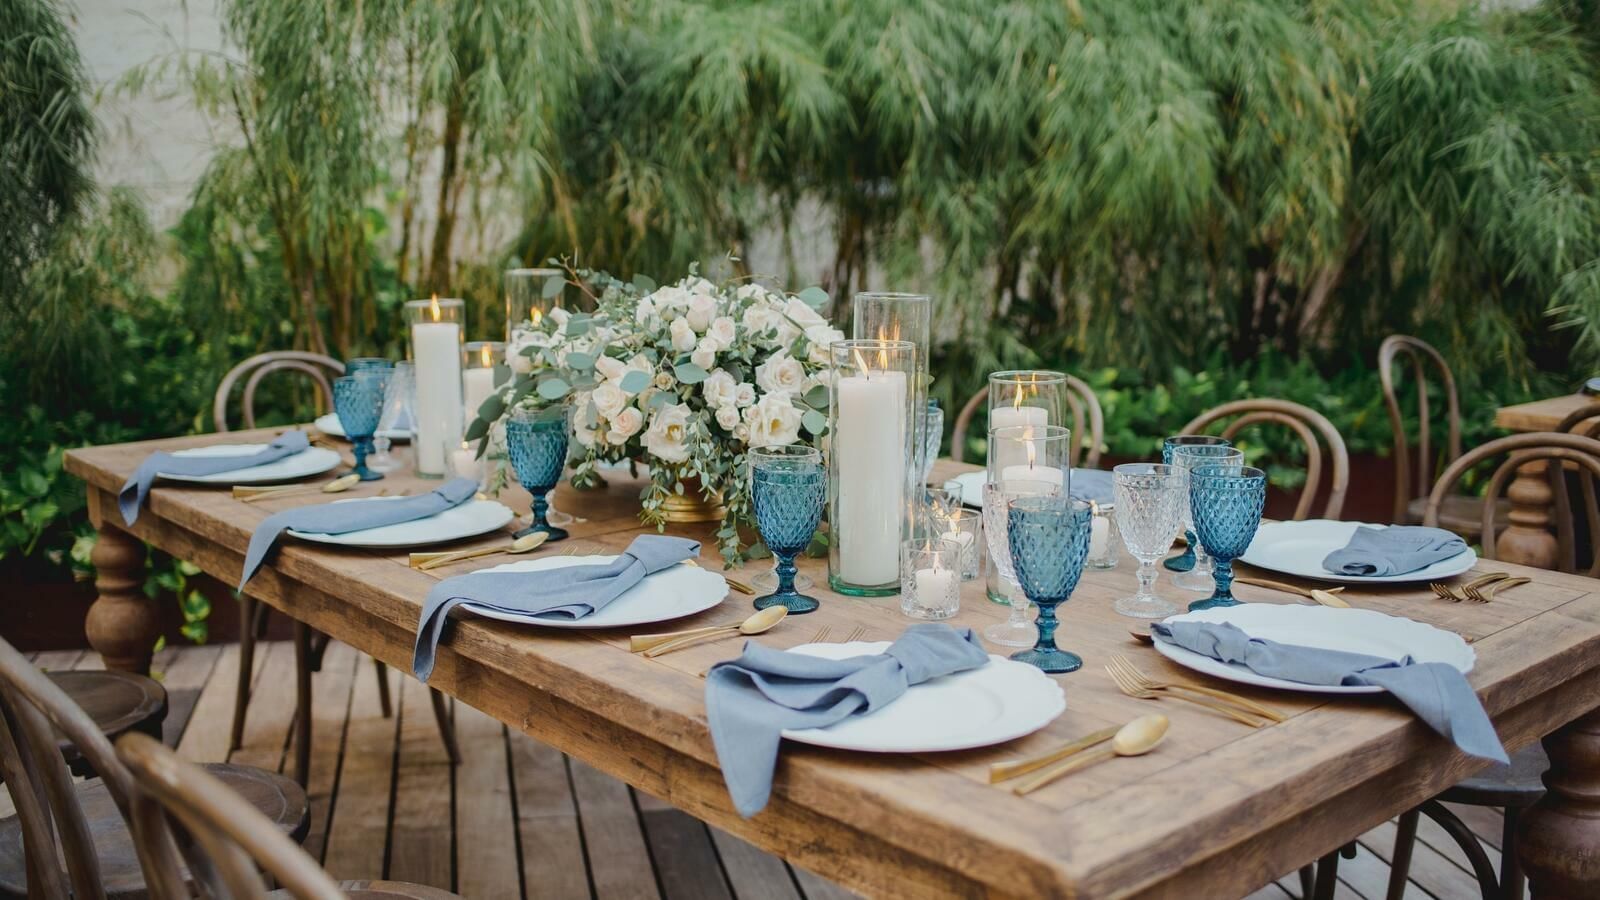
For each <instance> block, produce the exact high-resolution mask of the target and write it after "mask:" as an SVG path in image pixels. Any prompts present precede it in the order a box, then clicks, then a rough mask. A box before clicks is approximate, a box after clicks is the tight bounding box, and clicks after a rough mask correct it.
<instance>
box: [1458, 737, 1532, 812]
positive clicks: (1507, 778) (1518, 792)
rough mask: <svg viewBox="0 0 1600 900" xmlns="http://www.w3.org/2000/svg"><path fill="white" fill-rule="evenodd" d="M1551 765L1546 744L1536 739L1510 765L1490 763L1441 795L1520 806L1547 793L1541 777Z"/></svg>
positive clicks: (1483, 803)
mask: <svg viewBox="0 0 1600 900" xmlns="http://www.w3.org/2000/svg"><path fill="white" fill-rule="evenodd" d="M1548 768H1550V758H1549V757H1548V756H1546V755H1545V752H1544V747H1542V746H1540V745H1539V742H1538V741H1534V742H1533V743H1531V744H1529V745H1528V746H1526V747H1523V748H1522V749H1521V750H1518V751H1517V752H1515V753H1513V754H1511V764H1510V765H1508V766H1502V765H1499V764H1496V765H1493V766H1490V767H1489V768H1487V769H1485V770H1483V771H1482V772H1480V773H1478V774H1477V775H1474V776H1472V777H1471V778H1468V779H1466V780H1465V781H1462V782H1460V783H1458V784H1456V785H1455V786H1453V787H1451V788H1449V789H1448V790H1446V791H1445V792H1444V793H1442V794H1440V795H1439V799H1440V800H1443V801H1445V802H1446V803H1464V804H1466V805H1468V806H1499V807H1509V808H1511V809H1521V808H1524V807H1528V806H1532V805H1533V802H1534V801H1535V800H1538V799H1539V798H1540V797H1543V796H1544V781H1543V780H1541V778H1540V776H1541V775H1543V774H1544V773H1545V770H1546V769H1548Z"/></svg>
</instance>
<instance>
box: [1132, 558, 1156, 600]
mask: <svg viewBox="0 0 1600 900" xmlns="http://www.w3.org/2000/svg"><path fill="white" fill-rule="evenodd" d="M1156 574H1157V573H1156V561H1155V560H1153V559H1141V560H1139V572H1138V579H1139V590H1138V592H1136V593H1135V594H1134V595H1133V598H1134V599H1135V600H1153V599H1155V593H1156Z"/></svg>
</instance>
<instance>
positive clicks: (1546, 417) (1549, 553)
mask: <svg viewBox="0 0 1600 900" xmlns="http://www.w3.org/2000/svg"><path fill="white" fill-rule="evenodd" d="M1596 401H1600V397H1590V396H1587V395H1584V394H1568V395H1567V396H1565V397H1549V398H1546V399H1544V400H1534V401H1531V402H1529V403H1518V404H1516V405H1515V406H1502V407H1500V408H1499V409H1498V410H1496V411H1495V414H1494V424H1495V425H1496V426H1497V427H1499V428H1504V429H1506V430H1507V431H1524V432H1534V431H1555V430H1556V426H1558V425H1560V424H1561V420H1562V419H1564V418H1566V417H1567V416H1568V415H1569V414H1571V413H1573V412H1576V411H1577V410H1579V409H1582V408H1583V407H1584V406H1587V405H1588V404H1590V403H1594V402H1596ZM1549 471H1550V469H1549V466H1548V465H1547V464H1546V463H1545V462H1544V461H1543V460H1540V461H1538V462H1530V463H1527V464H1526V465H1523V466H1521V467H1519V468H1518V469H1517V474H1516V477H1515V478H1513V479H1512V480H1511V484H1510V485H1509V486H1507V487H1506V499H1507V500H1509V501H1510V503H1511V511H1510V513H1509V519H1510V522H1509V524H1508V525H1507V527H1506V530H1505V531H1504V532H1503V533H1502V534H1501V535H1500V537H1499V539H1498V540H1499V546H1498V547H1497V548H1496V550H1497V554H1498V555H1499V556H1500V557H1501V558H1503V559H1507V560H1510V561H1512V562H1518V563H1522V564H1523V565H1528V566H1537V567H1539V568H1541V569H1554V568H1556V565H1557V561H1558V559H1559V557H1560V548H1559V546H1558V542H1557V540H1556V536H1555V534H1554V533H1552V531H1551V521H1550V517H1551V512H1552V504H1553V503H1554V501H1555V491H1554V490H1553V489H1552V487H1551V485H1550V476H1549Z"/></svg>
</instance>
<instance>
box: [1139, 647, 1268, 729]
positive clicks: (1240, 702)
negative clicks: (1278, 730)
mask: <svg viewBox="0 0 1600 900" xmlns="http://www.w3.org/2000/svg"><path fill="white" fill-rule="evenodd" d="M1111 664H1112V665H1113V666H1116V667H1117V668H1119V669H1121V670H1122V673H1123V674H1124V675H1126V676H1127V677H1128V681H1129V682H1131V683H1133V684H1137V685H1138V686H1140V687H1142V688H1148V689H1150V690H1152V691H1163V690H1165V691H1187V692H1189V693H1191V694H1199V695H1202V696H1206V697H1211V698H1214V699H1216V700H1220V701H1222V702H1223V703H1228V704H1232V705H1233V706H1237V707H1240V709H1241V710H1242V711H1244V712H1247V713H1250V714H1252V715H1257V716H1261V717H1263V718H1267V719H1271V720H1272V721H1274V722H1287V721H1289V717H1288V716H1286V715H1284V714H1283V713H1281V712H1278V711H1277V710H1275V709H1273V708H1272V707H1270V706H1262V705H1261V704H1259V703H1257V702H1255V701H1254V700H1251V699H1250V698H1248V697H1241V696H1239V695H1238V694H1233V693H1229V692H1228V691H1221V690H1217V689H1216V688H1209V687H1206V686H1204V685H1199V684H1188V683H1185V682H1181V681H1158V680H1157V679H1154V678H1151V677H1150V676H1149V675H1146V674H1145V673H1144V671H1143V670H1141V669H1140V668H1139V667H1138V666H1136V665H1134V664H1133V662H1132V661H1130V660H1129V659H1128V658H1127V657H1126V656H1123V655H1121V654H1117V655H1115V656H1112V657H1111Z"/></svg>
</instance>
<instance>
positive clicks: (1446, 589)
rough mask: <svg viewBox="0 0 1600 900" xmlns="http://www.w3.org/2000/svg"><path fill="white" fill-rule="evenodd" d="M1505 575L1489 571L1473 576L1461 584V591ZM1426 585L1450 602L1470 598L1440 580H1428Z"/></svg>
mask: <svg viewBox="0 0 1600 900" xmlns="http://www.w3.org/2000/svg"><path fill="white" fill-rule="evenodd" d="M1505 577H1506V573H1504V572H1490V573H1489V574H1487V575H1485V576H1483V577H1482V578H1474V579H1473V580H1471V581H1469V582H1467V583H1466V584H1464V585H1462V586H1461V589H1462V591H1470V590H1473V589H1475V588H1481V587H1483V586H1484V585H1487V584H1490V583H1491V582H1495V581H1499V580H1500V579H1502V578H1505ZM1428 587H1430V588H1433V592H1434V594H1436V595H1438V597H1439V599H1441V600H1449V601H1450V602H1451V603H1460V602H1461V601H1463V600H1470V599H1471V597H1469V596H1468V595H1467V594H1466V593H1461V594H1457V593H1456V592H1455V590H1454V589H1453V588H1452V587H1451V586H1450V585H1448V584H1445V583H1444V582H1442V581H1433V582H1429V583H1428Z"/></svg>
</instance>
